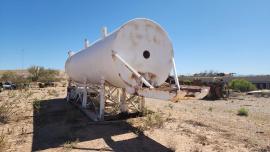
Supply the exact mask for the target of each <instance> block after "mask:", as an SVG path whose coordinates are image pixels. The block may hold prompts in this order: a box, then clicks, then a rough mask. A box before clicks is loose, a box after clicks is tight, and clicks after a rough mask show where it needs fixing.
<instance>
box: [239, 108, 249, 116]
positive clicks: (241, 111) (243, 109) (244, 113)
mask: <svg viewBox="0 0 270 152" xmlns="http://www.w3.org/2000/svg"><path fill="white" fill-rule="evenodd" d="M237 115H238V116H248V110H247V109H245V108H243V107H242V108H240V109H239V110H238V112H237Z"/></svg>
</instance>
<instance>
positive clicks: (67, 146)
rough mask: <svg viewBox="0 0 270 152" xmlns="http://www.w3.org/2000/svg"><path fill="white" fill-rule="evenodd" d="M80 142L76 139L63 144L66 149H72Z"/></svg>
mask: <svg viewBox="0 0 270 152" xmlns="http://www.w3.org/2000/svg"><path fill="white" fill-rule="evenodd" d="M78 143H79V139H76V140H75V141H66V142H65V143H64V145H63V148H64V151H71V150H72V149H73V148H76V145H77V144H78Z"/></svg>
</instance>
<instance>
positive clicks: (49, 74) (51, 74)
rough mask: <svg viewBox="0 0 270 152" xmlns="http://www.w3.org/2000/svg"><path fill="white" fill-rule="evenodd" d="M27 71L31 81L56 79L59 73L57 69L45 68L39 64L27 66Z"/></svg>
mask: <svg viewBox="0 0 270 152" xmlns="http://www.w3.org/2000/svg"><path fill="white" fill-rule="evenodd" d="M28 72H29V73H30V78H31V79H32V81H40V82H49V81H58V78H57V76H58V75H59V72H58V71H57V70H53V69H45V68H44V67H41V66H32V67H30V68H28Z"/></svg>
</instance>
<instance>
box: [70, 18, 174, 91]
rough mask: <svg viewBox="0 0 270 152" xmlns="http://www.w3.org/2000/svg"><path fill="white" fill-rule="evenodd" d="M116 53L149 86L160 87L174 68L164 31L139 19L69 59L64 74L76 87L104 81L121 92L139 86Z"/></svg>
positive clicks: (170, 47)
mask: <svg viewBox="0 0 270 152" xmlns="http://www.w3.org/2000/svg"><path fill="white" fill-rule="evenodd" d="M115 53H116V54H118V55H119V56H120V57H121V58H122V59H123V60H125V61H126V63H128V64H129V65H130V66H131V67H132V68H133V69H135V70H136V71H137V72H138V73H139V74H141V75H142V76H143V77H144V78H145V79H146V80H147V81H148V82H149V83H151V85H152V86H159V85H161V84H162V83H163V82H164V81H165V80H166V79H167V77H168V75H169V73H170V71H171V69H172V66H173V63H172V57H173V47H172V43H171V41H170V39H169V37H168V34H167V33H166V31H165V30H164V29H163V28H162V27H161V26H160V25H159V24H157V23H156V22H154V21H152V20H149V19H144V18H138V19H133V20H130V21H128V22H127V23H125V24H124V25H122V26H121V27H120V28H119V29H117V30H115V31H114V32H112V33H111V34H109V35H107V36H105V37H103V38H101V39H100V40H97V41H96V42H95V43H93V44H91V45H90V46H89V47H87V48H85V49H83V50H81V51H79V52H77V53H75V54H73V55H71V56H70V57H69V58H68V59H67V61H66V64H65V70H66V73H67V74H68V76H69V78H70V79H71V80H73V81H75V82H78V83H92V84H99V83H100V81H101V79H104V80H105V81H107V82H109V83H110V84H112V85H114V86H116V87H120V88H127V89H131V88H133V89H134V88H136V87H138V86H140V85H142V83H141V82H139V81H138V79H136V78H135V76H134V73H132V72H131V71H130V70H129V69H128V68H127V67H126V65H125V64H123V63H122V62H121V61H120V60H119V59H118V58H116V57H115V56H114V54H115Z"/></svg>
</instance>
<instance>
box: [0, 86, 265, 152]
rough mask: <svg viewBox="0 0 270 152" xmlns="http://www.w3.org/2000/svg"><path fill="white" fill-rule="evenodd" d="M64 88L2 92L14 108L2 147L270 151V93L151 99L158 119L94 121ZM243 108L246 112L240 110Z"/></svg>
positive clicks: (0, 127) (0, 98)
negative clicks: (175, 100) (207, 98)
mask: <svg viewBox="0 0 270 152" xmlns="http://www.w3.org/2000/svg"><path fill="white" fill-rule="evenodd" d="M65 90H66V89H65V88H64V87H56V88H45V89H31V90H27V91H4V92H1V93H0V105H1V104H3V103H5V104H7V103H8V104H9V105H10V107H11V108H10V109H11V111H12V112H11V116H10V117H9V118H10V119H8V120H7V121H6V122H0V131H1V137H4V140H2V141H4V142H1V140H0V151H1V150H2V151H179V152H182V151H192V152H199V151H234V152H235V151H243V152H244V151H260V152H267V151H270V98H264V97H254V96H246V95H243V94H239V95H237V96H235V97H233V98H231V99H228V100H216V101H205V100H185V101H182V102H179V103H172V102H169V101H162V100H155V99H147V100H146V106H147V108H148V109H150V110H152V111H154V112H155V113H154V114H155V115H154V116H155V117H153V118H154V120H155V121H156V122H155V123H153V120H152V117H149V115H148V116H146V117H143V118H133V119H130V120H127V121H118V122H111V123H105V124H92V123H90V121H89V120H88V119H87V118H86V117H85V116H84V115H83V114H82V113H81V112H80V111H79V110H78V109H76V108H74V107H73V106H72V105H70V104H68V103H67V102H65V101H64V100H63V98H64V96H65ZM33 107H34V108H33ZM240 108H245V109H247V110H248V116H239V115H237V112H238V110H239V109H240ZM150 118H151V119H150ZM0 139H1V138H0ZM3 143H4V144H3ZM1 147H3V149H1Z"/></svg>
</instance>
